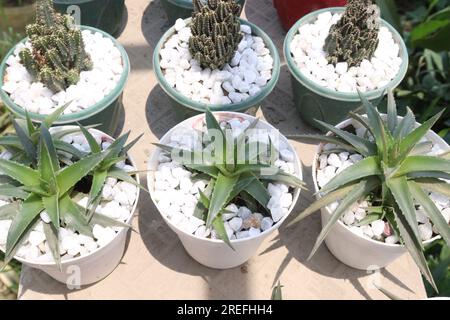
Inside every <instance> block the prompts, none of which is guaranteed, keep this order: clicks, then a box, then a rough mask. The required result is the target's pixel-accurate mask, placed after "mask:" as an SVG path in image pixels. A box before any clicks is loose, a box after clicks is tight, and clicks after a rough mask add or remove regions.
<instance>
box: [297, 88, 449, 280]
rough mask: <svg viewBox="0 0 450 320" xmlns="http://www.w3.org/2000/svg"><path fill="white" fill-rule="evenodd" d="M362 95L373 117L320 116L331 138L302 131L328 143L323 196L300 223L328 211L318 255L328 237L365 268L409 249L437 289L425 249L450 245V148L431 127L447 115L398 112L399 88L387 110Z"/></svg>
mask: <svg viewBox="0 0 450 320" xmlns="http://www.w3.org/2000/svg"><path fill="white" fill-rule="evenodd" d="M361 99H362V102H363V106H364V110H365V112H366V115H364V116H361V115H359V114H356V113H351V114H350V119H347V120H346V121H344V122H342V123H340V124H338V125H337V126H333V125H330V124H327V123H324V122H321V121H318V124H320V125H322V126H323V127H324V128H325V129H326V130H329V131H330V132H329V133H328V134H327V135H326V136H323V137H321V136H302V137H301V138H304V139H309V140H313V141H321V142H322V144H320V145H319V147H318V149H317V154H316V157H315V161H314V163H313V179H314V187H315V191H316V192H317V198H318V200H317V202H315V203H313V204H312V205H311V206H310V207H309V208H307V209H306V210H305V211H303V212H302V213H301V214H299V216H298V217H297V218H296V219H295V220H294V221H293V222H292V223H295V222H297V221H299V220H302V219H304V218H306V217H307V216H309V215H311V214H312V213H314V212H315V211H316V210H319V209H322V225H323V229H322V232H321V233H320V235H319V237H318V239H317V242H316V244H315V245H314V248H313V250H312V253H311V255H310V257H311V256H312V255H313V254H314V253H315V252H316V250H317V249H318V248H319V246H320V245H321V243H322V241H323V240H324V239H325V242H326V244H327V247H328V248H329V249H330V251H331V252H332V253H333V254H334V255H335V257H336V258H338V259H339V260H341V261H342V262H344V263H345V264H347V265H350V266H352V267H355V268H358V269H363V270H369V269H373V268H375V267H379V268H381V267H385V266H386V265H388V264H389V263H391V262H392V261H393V260H395V259H396V258H398V257H399V256H400V255H402V254H404V253H405V252H406V251H408V252H409V253H410V254H411V256H412V258H413V259H414V261H415V263H416V264H417V266H418V267H419V269H420V270H421V272H422V273H423V275H424V276H425V278H426V279H427V280H428V281H429V282H430V283H431V284H432V285H433V286H434V288H436V287H435V285H434V282H433V278H432V276H431V273H430V271H429V269H428V267H427V263H426V260H425V258H424V254H423V248H424V246H425V245H427V244H429V243H431V242H432V241H434V240H436V239H437V238H438V237H439V236H440V237H442V238H443V239H444V240H445V241H446V243H447V244H448V245H450V227H449V219H450V192H449V184H448V179H449V177H450V176H449V174H450V159H449V157H448V154H449V151H450V147H449V146H448V145H447V144H446V143H445V141H444V140H443V139H442V138H440V137H439V136H438V135H437V134H435V133H434V132H433V131H431V128H432V126H433V125H434V124H435V122H436V121H437V120H438V119H439V117H440V116H441V115H442V113H440V114H438V115H436V116H434V117H433V118H431V119H430V120H428V121H426V122H425V123H423V124H422V125H420V124H418V123H416V122H415V118H414V115H413V113H412V112H411V111H410V110H408V113H407V114H406V116H405V117H403V118H402V117H398V116H397V110H396V106H395V101H394V98H393V95H392V93H389V99H388V111H387V115H381V114H379V113H378V110H377V109H376V108H375V107H374V106H373V105H372V104H371V103H370V102H369V101H368V100H367V98H366V97H365V96H364V95H363V94H361ZM405 249H406V250H405Z"/></svg>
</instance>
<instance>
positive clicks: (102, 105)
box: [0, 26, 130, 135]
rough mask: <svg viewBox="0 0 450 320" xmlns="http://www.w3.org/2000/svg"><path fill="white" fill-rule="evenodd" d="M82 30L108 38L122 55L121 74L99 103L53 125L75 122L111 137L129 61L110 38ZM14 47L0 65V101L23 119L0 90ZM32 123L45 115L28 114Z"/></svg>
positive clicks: (118, 113)
mask: <svg viewBox="0 0 450 320" xmlns="http://www.w3.org/2000/svg"><path fill="white" fill-rule="evenodd" d="M81 29H82V30H90V31H93V32H99V33H101V34H102V35H103V36H104V37H108V38H110V39H111V40H112V41H113V43H114V45H115V46H116V47H117V49H119V51H120V53H121V55H122V62H123V70H124V71H123V73H122V76H121V78H120V80H119V82H118V84H117V86H116V87H115V88H114V89H113V90H112V91H111V92H110V93H109V94H108V95H107V96H105V97H104V98H103V99H102V100H101V101H100V102H98V103H96V104H94V105H93V106H90V107H89V108H86V109H84V110H82V111H79V112H76V113H71V114H63V115H61V117H60V118H59V120H58V121H57V122H56V123H55V125H76V124H77V122H80V123H81V124H83V125H99V126H98V127H97V129H99V130H101V131H103V132H105V133H107V134H110V135H113V134H114V133H115V131H116V128H117V125H118V123H119V119H120V115H121V113H122V109H123V105H122V94H123V90H124V88H125V84H126V82H127V79H128V76H129V74H130V61H129V58H128V55H127V52H126V51H125V49H124V48H123V47H122V45H121V44H120V43H119V42H118V41H117V40H116V39H114V38H113V37H112V36H110V35H109V34H107V33H106V32H103V31H101V30H98V29H96V28H92V27H86V26H81ZM26 40H27V39H23V40H22V41H21V43H23V42H25V41H26ZM14 50H15V47H14V48H12V49H11V50H10V51H9V52H8V54H7V55H6V56H5V58H4V59H3V62H2V64H1V65H0V99H1V100H3V103H4V104H5V106H6V107H7V108H8V110H10V111H11V112H12V113H13V114H15V115H16V116H19V117H22V118H24V117H25V109H24V108H23V107H21V106H19V105H17V104H15V103H14V102H13V101H12V100H11V99H10V97H9V94H8V93H7V92H5V91H3V90H2V89H1V87H2V86H3V82H4V76H5V72H6V68H7V65H6V60H7V59H8V57H9V56H11V55H12V54H13V53H14ZM28 114H29V115H30V117H31V119H32V120H33V122H42V121H43V120H44V119H45V116H46V115H43V114H38V113H34V112H28Z"/></svg>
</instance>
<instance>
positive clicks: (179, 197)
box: [153, 118, 295, 240]
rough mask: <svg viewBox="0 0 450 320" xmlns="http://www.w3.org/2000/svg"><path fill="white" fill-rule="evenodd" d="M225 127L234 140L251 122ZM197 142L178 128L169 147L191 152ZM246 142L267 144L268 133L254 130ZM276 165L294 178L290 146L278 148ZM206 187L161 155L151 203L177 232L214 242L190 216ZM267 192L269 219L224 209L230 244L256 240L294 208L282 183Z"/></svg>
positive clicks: (234, 121)
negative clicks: (228, 128) (278, 155)
mask: <svg viewBox="0 0 450 320" xmlns="http://www.w3.org/2000/svg"><path fill="white" fill-rule="evenodd" d="M228 124H229V125H230V126H231V127H232V130H233V135H234V136H236V135H238V134H240V133H241V132H242V131H243V130H245V128H247V127H248V126H249V125H250V122H249V121H247V120H245V121H241V120H239V119H237V118H236V119H232V120H229V121H228ZM221 126H222V127H224V126H225V123H224V122H222V123H221ZM197 138H198V136H196V134H195V133H194V132H193V131H192V129H190V128H187V127H186V128H184V127H179V128H178V129H177V130H176V131H175V132H174V133H173V134H172V136H171V141H170V143H169V145H171V146H173V147H178V148H182V149H187V150H192V149H195V148H198V147H200V146H199V141H197ZM249 139H250V141H260V142H263V143H268V140H269V132H268V131H267V130H257V132H256V133H254V134H253V135H252V134H251V135H250V137H249ZM275 165H276V166H277V167H278V168H280V169H281V170H283V171H285V172H288V173H291V174H295V169H294V153H293V151H292V150H291V148H290V147H289V146H282V147H280V159H278V160H277V161H276V163H275ZM188 181H189V182H190V183H188ZM207 183H208V181H207V180H203V181H196V182H194V181H192V180H191V173H190V172H189V171H187V170H185V169H184V168H183V167H182V166H181V165H180V164H178V163H177V162H175V161H172V160H171V159H170V158H169V156H168V155H165V154H163V153H161V154H160V157H159V165H158V167H157V170H156V171H155V172H154V189H155V190H154V191H153V199H154V200H155V202H156V203H157V206H158V209H159V210H160V212H161V213H162V214H163V215H165V216H166V217H167V219H169V220H170V221H171V222H172V223H173V224H174V225H175V226H177V227H178V228H180V229H182V230H184V231H186V232H187V233H190V234H194V235H195V236H197V237H200V238H211V239H217V238H218V237H217V235H216V233H215V231H214V230H210V229H207V228H206V226H205V222H204V221H203V220H200V219H197V218H196V217H194V216H193V213H194V208H195V206H196V205H197V203H198V199H199V197H200V194H199V190H201V191H204V190H205V189H206V187H207ZM268 192H269V194H270V196H271V198H270V201H269V204H268V208H269V210H270V213H271V216H268V217H264V216H263V215H262V214H261V213H258V212H252V211H250V210H249V209H248V208H247V207H244V206H237V205H236V204H230V205H229V206H228V207H227V208H226V210H227V211H229V212H230V213H226V214H223V216H222V217H223V220H224V221H225V228H226V230H227V232H228V236H229V238H230V239H231V240H235V239H244V238H249V237H255V236H258V235H259V234H260V233H261V232H264V231H267V230H269V229H270V228H272V227H273V225H274V224H276V223H277V222H279V221H280V220H281V219H282V218H283V217H284V216H285V215H286V214H287V213H288V212H289V209H290V208H291V206H292V205H293V192H292V189H290V188H289V187H288V186H287V185H284V184H281V183H270V184H269V185H268Z"/></svg>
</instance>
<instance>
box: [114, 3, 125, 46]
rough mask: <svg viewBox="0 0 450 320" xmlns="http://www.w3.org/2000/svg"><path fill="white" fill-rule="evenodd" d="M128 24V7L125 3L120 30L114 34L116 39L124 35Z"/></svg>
mask: <svg viewBox="0 0 450 320" xmlns="http://www.w3.org/2000/svg"><path fill="white" fill-rule="evenodd" d="M127 24H128V7H127V4H126V3H125V6H124V10H123V15H122V23H121V25H120V28H119V30H118V31H117V32H116V33H115V34H114V38H116V39H117V38H119V37H120V36H121V35H122V33H123V31H124V30H125V28H126V27H127Z"/></svg>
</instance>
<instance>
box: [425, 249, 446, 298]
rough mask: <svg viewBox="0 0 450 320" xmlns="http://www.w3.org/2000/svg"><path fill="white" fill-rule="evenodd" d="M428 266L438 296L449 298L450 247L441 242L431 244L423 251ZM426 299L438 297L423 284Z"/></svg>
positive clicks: (428, 286)
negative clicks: (437, 290) (425, 290)
mask: <svg viewBox="0 0 450 320" xmlns="http://www.w3.org/2000/svg"><path fill="white" fill-rule="evenodd" d="M425 256H426V257H427V261H428V266H429V268H430V270H431V273H432V274H433V278H434V280H435V281H436V286H437V287H438V289H439V296H442V297H450V247H449V246H448V245H447V244H446V243H445V242H444V241H443V240H438V241H435V242H433V243H432V244H431V245H430V246H429V247H428V248H427V249H426V251H425ZM425 287H426V289H427V294H428V297H436V296H438V295H437V294H436V292H435V291H434V290H433V288H432V287H431V286H430V285H429V284H428V283H427V282H425Z"/></svg>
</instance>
